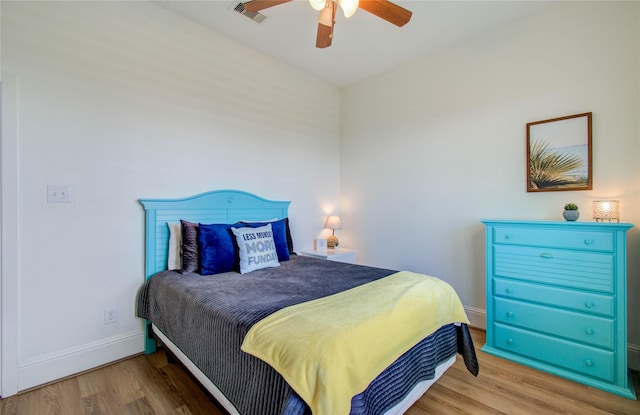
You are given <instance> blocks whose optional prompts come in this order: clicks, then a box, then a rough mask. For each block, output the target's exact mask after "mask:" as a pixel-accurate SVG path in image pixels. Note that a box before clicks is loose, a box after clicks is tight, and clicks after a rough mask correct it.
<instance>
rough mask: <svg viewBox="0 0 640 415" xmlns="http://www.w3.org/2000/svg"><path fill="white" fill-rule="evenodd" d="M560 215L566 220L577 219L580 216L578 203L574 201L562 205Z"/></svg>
mask: <svg viewBox="0 0 640 415" xmlns="http://www.w3.org/2000/svg"><path fill="white" fill-rule="evenodd" d="M562 216H563V217H564V219H565V220H568V221H574V220H577V219H578V217H579V216H580V212H578V205H576V204H575V203H567V204H566V205H564V212H562Z"/></svg>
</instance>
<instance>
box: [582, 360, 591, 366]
mask: <svg viewBox="0 0 640 415" xmlns="http://www.w3.org/2000/svg"><path fill="white" fill-rule="evenodd" d="M584 364H585V365H587V366H593V362H592V361H591V360H589V359H587V360H585V361H584Z"/></svg>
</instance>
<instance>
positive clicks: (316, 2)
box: [309, 0, 327, 11]
mask: <svg viewBox="0 0 640 415" xmlns="http://www.w3.org/2000/svg"><path fill="white" fill-rule="evenodd" d="M309 4H310V5H311V7H313V8H314V9H315V10H317V11H322V9H324V6H325V5H326V4H327V0H309Z"/></svg>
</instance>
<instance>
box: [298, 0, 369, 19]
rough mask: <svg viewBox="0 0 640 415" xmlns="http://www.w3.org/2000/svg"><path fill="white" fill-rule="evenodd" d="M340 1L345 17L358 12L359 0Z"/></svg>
mask: <svg viewBox="0 0 640 415" xmlns="http://www.w3.org/2000/svg"><path fill="white" fill-rule="evenodd" d="M309 1H311V0H309ZM338 3H339V4H340V8H342V12H343V13H344V17H351V16H353V14H354V13H355V12H356V10H358V5H359V3H360V2H359V1H358V0H338Z"/></svg>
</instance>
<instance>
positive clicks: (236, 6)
mask: <svg viewBox="0 0 640 415" xmlns="http://www.w3.org/2000/svg"><path fill="white" fill-rule="evenodd" d="M230 8H231V9H233V11H235V12H237V13H240V14H241V15H243V16H246V17H248V18H249V19H251V20H253V21H254V22H256V23H262V22H264V21H265V19H266V18H267V16H265V15H264V14H261V13H258V12H250V11H248V10H245V8H244V4H243V3H242V2H241V1H235V2H233V4H231V7H230Z"/></svg>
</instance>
